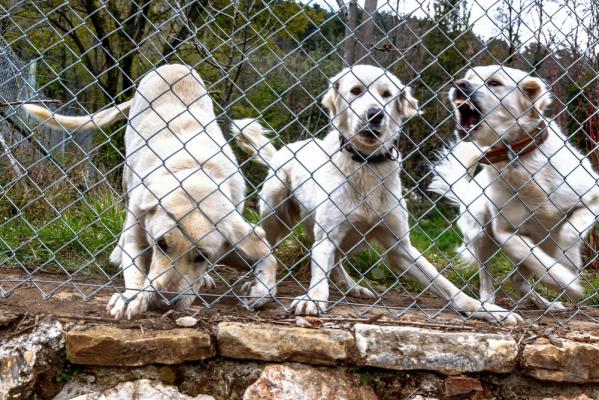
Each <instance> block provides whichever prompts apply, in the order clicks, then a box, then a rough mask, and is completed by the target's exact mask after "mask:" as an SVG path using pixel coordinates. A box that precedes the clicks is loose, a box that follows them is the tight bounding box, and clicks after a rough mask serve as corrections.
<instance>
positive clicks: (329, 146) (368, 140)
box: [238, 65, 520, 323]
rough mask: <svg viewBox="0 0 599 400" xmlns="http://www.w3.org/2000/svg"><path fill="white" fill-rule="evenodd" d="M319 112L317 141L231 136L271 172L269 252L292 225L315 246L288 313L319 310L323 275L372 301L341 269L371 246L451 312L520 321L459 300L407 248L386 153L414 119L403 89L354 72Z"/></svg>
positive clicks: (397, 185) (380, 75) (362, 70)
mask: <svg viewBox="0 0 599 400" xmlns="http://www.w3.org/2000/svg"><path fill="white" fill-rule="evenodd" d="M323 104H324V106H325V107H326V108H327V109H328V110H329V113H330V117H331V120H332V125H333V129H332V130H331V132H330V133H329V134H328V135H327V136H326V137H325V138H324V139H323V140H320V139H310V140H304V141H300V142H296V143H292V144H289V145H288V146H285V147H283V148H281V149H280V150H278V151H277V150H276V149H275V148H274V147H273V146H272V145H271V144H270V143H269V141H268V139H267V138H266V137H265V136H264V135H263V132H262V131H261V130H260V129H244V130H243V131H242V132H241V133H240V135H239V136H238V140H239V142H240V145H241V146H242V148H244V150H245V151H247V152H249V153H253V154H256V153H257V155H256V157H255V159H256V160H257V161H260V162H262V163H264V164H266V165H267V166H268V167H269V168H270V173H269V175H268V177H267V179H266V181H265V183H264V187H263V189H262V192H261V195H260V199H261V201H260V212H261V215H262V218H263V227H264V229H265V231H266V234H267V238H268V241H269V243H270V244H271V245H276V244H277V243H279V242H280V241H281V240H282V239H283V238H285V237H286V236H287V235H288V234H289V232H290V229H291V228H292V227H293V226H294V225H295V224H296V223H297V222H298V221H303V222H304V228H305V231H306V233H307V234H308V235H309V236H311V237H312V239H313V241H314V244H313V246H312V252H311V273H312V277H311V282H310V288H309V290H308V293H307V294H306V295H305V296H301V297H298V298H296V299H295V301H294V302H293V303H292V307H294V308H295V312H296V314H318V313H319V312H324V311H326V310H327V308H328V307H327V301H328V298H329V282H328V277H329V275H330V274H332V278H333V279H334V280H336V281H337V284H338V286H339V287H340V288H342V289H344V290H346V291H347V294H350V295H353V296H357V297H372V296H373V294H372V292H370V291H369V290H367V289H365V288H363V287H360V286H359V285H357V284H356V282H355V281H354V280H353V279H352V278H351V277H350V276H349V275H348V274H347V272H345V270H344V269H343V267H342V265H341V261H342V260H343V259H344V258H345V257H346V256H349V255H351V254H352V253H354V252H356V251H358V250H359V249H360V248H362V247H363V246H364V245H365V244H366V243H367V242H368V241H369V240H376V241H378V242H379V243H380V244H381V245H383V246H384V247H385V249H386V252H385V254H386V261H387V262H388V264H389V266H391V267H393V268H394V269H396V270H407V272H408V273H409V274H410V275H412V276H413V277H414V278H416V279H417V280H418V282H420V284H422V285H423V286H424V287H426V288H429V287H430V288H431V290H433V291H434V292H435V293H436V294H437V295H439V296H441V297H442V298H443V299H445V300H446V301H448V302H450V303H451V305H452V306H453V307H454V308H455V309H456V310H460V311H463V312H466V313H469V314H471V315H472V316H473V317H477V318H482V319H486V320H489V321H506V322H508V323H516V322H518V320H519V319H520V317H518V316H516V315H512V314H510V313H508V312H507V311H506V310H504V309H502V308H500V307H498V306H495V305H490V304H486V305H482V304H481V303H480V302H479V301H477V300H475V299H472V298H470V297H469V296H467V295H466V294H464V293H463V292H461V291H460V290H459V289H458V288H457V287H455V286H454V285H453V284H452V283H451V282H450V281H449V280H448V279H447V278H445V277H444V276H443V275H441V274H440V273H439V272H438V271H437V270H436V268H435V267H434V266H433V265H432V264H431V263H429V262H428V261H427V260H426V259H425V258H424V257H423V256H422V254H421V253H420V252H419V251H418V250H417V249H416V248H414V247H413V246H412V244H411V243H410V238H409V226H408V212H407V208H406V202H405V200H404V198H403V197H402V191H401V181H400V179H399V171H400V165H401V164H400V163H401V160H400V154H399V153H398V151H397V149H396V146H395V143H396V141H397V139H398V138H399V137H400V132H401V129H402V124H403V120H404V119H405V118H409V117H411V116H413V115H415V114H416V113H417V107H418V105H417V101H416V99H414V98H413V97H412V95H411V92H410V89H409V88H408V87H406V86H404V85H403V84H402V83H401V82H400V81H399V79H398V78H397V77H395V76H394V75H392V74H390V73H388V72H386V71H384V70H382V69H380V68H376V67H372V66H366V65H359V66H354V67H352V68H351V69H345V70H343V71H342V72H341V73H339V74H338V75H337V76H335V77H334V78H332V80H331V83H330V88H329V90H328V92H327V93H326V95H325V96H324V98H323Z"/></svg>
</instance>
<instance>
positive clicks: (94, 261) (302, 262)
mask: <svg viewBox="0 0 599 400" xmlns="http://www.w3.org/2000/svg"><path fill="white" fill-rule="evenodd" d="M41 210H42V209H41V208H39V207H33V210H32V211H29V212H27V208H26V209H25V210H24V211H23V213H21V214H19V213H17V214H15V213H13V214H15V215H11V213H8V212H2V214H0V264H1V265H13V266H19V265H22V266H25V267H26V268H28V269H29V270H35V269H40V270H43V271H58V270H61V269H65V270H67V271H69V272H71V273H72V272H77V273H78V274H83V275H86V276H93V275H98V274H102V271H101V270H103V271H104V272H105V273H108V274H114V273H116V272H117V269H116V268H115V267H114V266H112V265H110V264H109V262H108V256H109V254H110V251H111V250H112V248H113V247H114V245H115V243H116V240H117V237H118V234H119V233H120V231H121V229H122V225H123V223H124V217H125V212H124V209H123V206H122V205H121V202H120V200H119V199H118V198H117V197H116V196H114V195H113V194H112V192H110V191H102V192H96V193H92V194H87V195H85V196H84V197H82V198H81V199H80V200H79V201H77V202H76V203H73V204H70V205H65V206H63V211H61V212H50V211H48V210H45V211H41ZM410 214H411V215H412V216H413V218H412V220H411V221H410V224H411V227H412V230H411V232H410V239H411V242H412V244H413V245H414V246H415V247H416V248H418V249H419V250H420V251H421V252H422V253H423V255H424V256H425V257H426V258H427V259H428V260H429V261H431V262H432V263H433V264H434V265H435V266H436V267H437V269H439V270H441V271H443V274H444V275H445V276H447V277H448V278H449V279H450V280H451V281H452V282H453V283H454V284H455V285H456V286H458V287H460V288H466V291H467V292H468V293H469V294H471V295H474V296H476V295H477V293H478V285H479V278H478V270H477V268H476V267H473V266H463V265H461V264H460V263H459V257H458V255H457V254H456V249H457V248H458V246H459V245H460V243H461V236H460V232H459V231H458V229H457V227H455V226H454V225H455V224H454V223H455V218H456V215H455V210H453V209H452V208H451V207H449V206H444V205H437V206H436V207H430V205H428V206H427V205H420V206H419V207H414V208H412V209H411V210H410ZM244 216H245V218H246V219H247V220H248V221H250V222H252V223H255V224H256V223H259V222H260V216H259V214H258V213H257V212H256V211H255V210H252V209H248V210H246V212H245V214H244ZM310 245H311V243H310V242H309V240H308V239H307V237H306V236H305V235H304V233H303V231H302V227H301V226H297V227H296V228H295V229H294V230H293V233H292V235H290V237H289V238H288V239H287V240H285V241H284V242H283V243H281V244H279V246H278V248H277V253H276V254H277V258H278V260H279V262H280V263H282V264H284V265H286V266H287V267H288V268H292V269H293V273H295V274H302V273H303V274H305V273H308V272H309V252H310ZM345 265H346V268H348V270H349V271H350V273H351V274H352V275H353V276H354V277H358V276H362V279H363V280H368V282H369V284H370V285H373V286H375V287H379V288H380V289H381V290H384V289H386V288H389V286H392V285H401V287H402V288H403V289H404V290H409V291H413V292H419V291H421V290H422V287H421V286H420V285H419V284H418V283H417V282H415V281H414V280H412V279H411V278H409V277H408V276H407V275H402V276H401V277H399V278H398V272H397V271H393V270H392V269H390V268H389V267H388V266H387V265H386V264H385V263H384V250H383V249H382V248H381V247H380V246H378V245H376V244H373V245H370V246H368V248H367V249H366V250H365V251H362V252H360V253H358V254H357V255H355V256H354V257H352V258H351V259H350V260H348V261H346V262H345ZM493 270H494V276H495V279H496V281H497V282H502V281H503V280H504V278H505V277H506V276H507V275H508V274H509V273H510V271H511V270H512V264H511V263H510V262H509V260H507V259H506V258H505V257H504V256H503V255H501V254H498V255H497V256H496V257H495V259H494V263H493ZM501 288H502V289H501V290H502V291H504V292H505V293H507V294H509V295H511V296H514V297H517V292H516V291H515V290H514V288H513V287H512V285H511V283H510V282H509V281H506V282H504V283H502V285H501ZM537 288H538V290H539V291H540V292H541V293H542V294H543V295H545V296H547V297H549V298H555V297H556V293H554V292H552V291H551V290H549V289H547V288H545V287H544V286H542V285H537ZM585 289H586V291H587V295H588V296H592V295H594V294H595V296H594V297H592V298H591V299H590V300H589V301H587V304H599V299H598V296H596V293H597V292H598V291H599V274H597V273H596V272H595V273H590V272H587V273H586V274H585Z"/></svg>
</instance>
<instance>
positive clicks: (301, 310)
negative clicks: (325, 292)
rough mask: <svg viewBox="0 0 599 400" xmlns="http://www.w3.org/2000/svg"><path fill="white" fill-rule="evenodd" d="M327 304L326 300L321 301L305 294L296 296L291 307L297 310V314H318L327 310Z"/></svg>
mask: <svg viewBox="0 0 599 400" xmlns="http://www.w3.org/2000/svg"><path fill="white" fill-rule="evenodd" d="M326 306H327V303H326V301H319V300H316V299H312V298H311V297H310V296H309V295H305V296H299V297H296V298H295V299H294V300H293V303H291V307H290V308H291V309H292V310H295V315H318V314H320V313H324V312H326Z"/></svg>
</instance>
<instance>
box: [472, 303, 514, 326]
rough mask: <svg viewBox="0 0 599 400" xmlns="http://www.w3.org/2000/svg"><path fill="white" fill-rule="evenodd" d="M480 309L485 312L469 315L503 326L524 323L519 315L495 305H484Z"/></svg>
mask: <svg viewBox="0 0 599 400" xmlns="http://www.w3.org/2000/svg"><path fill="white" fill-rule="evenodd" d="M482 308H483V309H484V310H485V311H477V312H473V313H472V314H471V315H472V317H474V318H478V319H482V320H485V321H488V322H493V323H500V324H503V325H519V324H523V323H524V319H523V318H522V317H521V316H520V315H518V314H516V313H515V312H513V311H508V310H506V309H504V308H501V307H499V306H497V305H494V304H488V303H485V304H484V306H482Z"/></svg>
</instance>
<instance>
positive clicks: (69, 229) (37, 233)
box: [0, 193, 125, 274]
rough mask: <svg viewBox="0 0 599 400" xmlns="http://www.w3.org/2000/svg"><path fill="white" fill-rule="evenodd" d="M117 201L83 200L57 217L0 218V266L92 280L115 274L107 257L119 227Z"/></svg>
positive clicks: (102, 196)
mask: <svg viewBox="0 0 599 400" xmlns="http://www.w3.org/2000/svg"><path fill="white" fill-rule="evenodd" d="M124 216H125V213H124V210H123V207H122V206H121V205H120V202H119V200H118V199H117V198H116V197H115V196H113V195H111V194H109V193H100V194H94V195H87V196H85V197H83V198H82V199H81V200H80V201H78V202H77V203H75V204H73V205H71V206H70V207H68V208H66V209H65V210H64V212H62V213H43V214H39V213H35V212H32V213H28V214H22V215H16V216H13V217H5V218H3V222H2V224H1V225H0V263H2V264H7V265H22V266H25V267H27V268H28V269H35V268H39V267H43V269H44V270H46V271H52V270H57V269H59V268H60V266H62V267H63V268H64V269H66V270H68V271H70V272H74V271H80V272H83V273H86V274H97V273H99V272H100V271H99V270H98V268H102V269H104V270H105V271H106V272H108V273H114V272H116V270H115V268H114V267H112V266H111V265H110V264H109V263H108V255H109V254H110V251H111V250H112V247H113V246H114V243H115V242H116V239H117V236H118V234H119V232H120V230H121V229H122V226H123V223H124Z"/></svg>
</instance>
